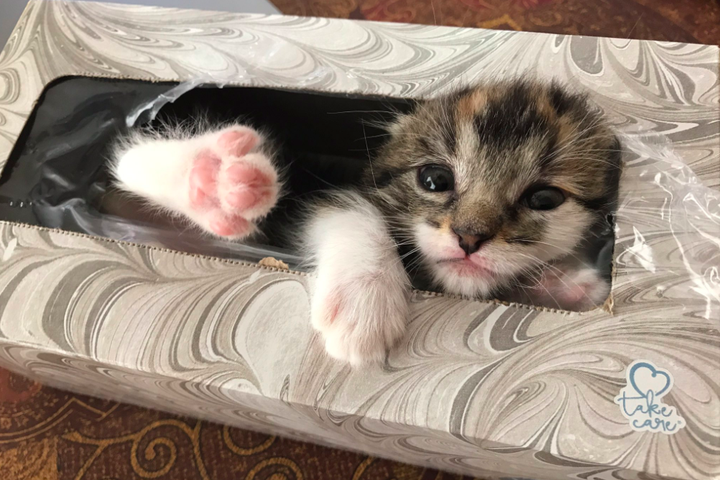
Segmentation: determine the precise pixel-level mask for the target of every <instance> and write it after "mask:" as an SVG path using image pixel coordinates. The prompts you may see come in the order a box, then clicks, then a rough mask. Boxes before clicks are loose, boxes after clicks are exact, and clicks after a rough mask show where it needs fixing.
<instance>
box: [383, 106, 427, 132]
mask: <svg viewBox="0 0 720 480" xmlns="http://www.w3.org/2000/svg"><path fill="white" fill-rule="evenodd" d="M425 103H427V101H426V100H419V99H416V100H410V101H408V103H407V104H406V105H405V106H404V107H405V108H403V109H402V110H398V111H397V113H396V114H395V117H394V118H393V119H392V120H391V121H390V122H388V123H387V125H386V127H385V128H386V130H387V132H388V133H389V134H391V135H397V134H399V133H400V132H402V131H403V130H405V129H406V128H408V126H409V122H410V119H411V117H412V116H413V115H414V114H415V113H416V112H417V111H418V110H419V109H420V108H421V107H422V106H423V105H425Z"/></svg>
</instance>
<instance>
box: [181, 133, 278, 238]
mask: <svg viewBox="0 0 720 480" xmlns="http://www.w3.org/2000/svg"><path fill="white" fill-rule="evenodd" d="M202 140H203V141H202V143H200V142H198V143H199V145H198V147H199V149H198V151H197V153H196V154H195V155H194V158H193V160H192V166H191V167H190V172H189V179H188V197H189V201H190V202H189V203H190V208H191V209H192V210H193V212H192V214H191V215H190V216H191V218H193V220H195V221H196V222H197V223H199V224H200V225H201V226H204V227H205V228H206V229H208V230H209V231H211V232H212V233H214V234H216V235H219V236H222V237H228V238H236V237H243V236H245V235H247V234H249V233H251V231H252V230H253V228H254V223H253V221H254V220H257V219H259V218H261V217H263V216H264V215H266V214H267V213H268V212H269V211H270V209H272V207H273V206H274V205H275V203H276V202H277V196H278V190H279V186H278V179H277V173H276V171H275V169H274V167H273V165H272V163H271V162H270V160H269V159H268V158H267V157H266V156H265V155H263V154H262V153H259V152H257V151H255V149H256V147H257V146H258V145H259V144H260V142H261V138H260V136H259V135H258V134H257V133H256V132H255V131H254V130H252V129H250V128H247V127H231V128H228V129H225V130H222V131H220V132H215V133H212V134H208V135H205V136H204V138H203V139H202Z"/></svg>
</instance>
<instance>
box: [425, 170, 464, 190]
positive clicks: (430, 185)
mask: <svg viewBox="0 0 720 480" xmlns="http://www.w3.org/2000/svg"><path fill="white" fill-rule="evenodd" d="M418 179H419V180H420V185H422V187H423V188H424V189H425V190H428V191H430V192H445V191H447V190H453V189H454V188H455V178H454V177H453V173H452V172H451V171H450V169H448V168H445V167H440V166H438V165H428V166H426V167H422V168H421V169H420V171H419V172H418Z"/></svg>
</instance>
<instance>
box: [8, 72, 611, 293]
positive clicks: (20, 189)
mask: <svg viewBox="0 0 720 480" xmlns="http://www.w3.org/2000/svg"><path fill="white" fill-rule="evenodd" d="M176 85H177V84H176V83H172V82H160V83H154V82H148V81H140V80H127V79H102V78H89V77H65V78H61V79H58V80H56V81H55V82H53V83H51V84H50V85H48V86H47V87H46V89H45V90H44V92H43V93H42V95H41V97H40V99H39V101H38V102H37V104H36V107H35V109H34V110H33V112H32V114H31V116H30V118H29V120H28V122H27V124H26V126H25V128H24V129H23V131H22V133H21V135H20V138H19V139H18V141H17V143H16V145H15V148H14V149H13V151H12V153H11V155H10V157H9V159H8V162H7V163H6V165H5V168H4V170H3V172H2V176H1V177H0V218H1V219H3V220H7V221H12V222H17V223H24V224H29V225H37V226H43V227H50V228H58V229H61V230H66V231H71V232H77V233H84V234H90V235H94V236H100V237H107V238H112V239H116V240H122V241H132V242H137V243H143V244H152V245H156V246H162V247H165V248H170V249H173V250H178V251H184V252H188V253H196V254H203V255H209V256H215V257H223V258H231V259H238V260H245V261H250V262H258V261H260V260H261V259H263V258H265V257H274V258H276V259H278V260H281V261H283V262H285V263H286V264H288V265H289V266H290V267H291V268H293V269H298V268H302V266H301V262H302V259H301V258H300V257H299V256H298V254H297V253H295V252H294V251H293V250H292V248H288V245H282V244H280V243H278V242H276V241H274V239H275V238H278V237H279V236H276V235H273V232H272V228H282V225H283V224H285V222H286V221H289V218H290V217H291V216H293V215H294V212H296V210H297V207H298V205H299V203H300V202H299V200H301V199H302V197H303V196H307V195H310V194H312V193H313V192H315V191H318V190H324V189H327V188H329V187H342V186H344V185H349V184H352V183H354V182H355V181H357V179H358V177H359V175H360V172H361V171H362V169H363V167H364V166H365V165H366V163H367V162H368V155H373V152H375V151H376V150H377V149H378V148H379V147H380V146H381V145H382V142H383V140H384V138H386V132H385V131H384V130H382V129H381V128H380V127H379V124H381V123H382V122H387V121H389V120H391V119H392V118H393V117H394V116H395V115H396V113H397V112H404V111H408V110H409V109H410V108H411V106H412V101H411V100H406V99H398V98H389V97H375V96H363V95H348V94H337V93H325V92H310V91H294V90H281V89H270V88H258V87H229V86H226V87H224V88H218V87H215V86H202V87H198V88H194V89H191V90H190V91H188V92H186V93H184V94H183V95H181V96H180V97H179V98H177V99H176V100H175V101H174V102H173V103H168V104H166V105H165V106H164V107H163V108H162V109H161V110H160V112H159V115H158V116H157V117H156V118H155V119H152V120H151V119H150V111H149V109H148V110H143V106H145V105H148V104H151V103H152V102H153V101H154V100H156V99H157V98H158V97H159V96H161V95H163V94H165V93H166V92H168V90H170V89H172V88H173V87H175V86H176ZM137 112H142V113H141V114H140V115H139V116H138V117H137V121H136V122H135V126H141V125H156V126H157V125H160V124H161V123H162V122H167V123H171V124H172V123H174V122H188V121H191V120H193V119H197V118H200V117H203V118H205V119H206V120H207V121H208V122H210V123H211V124H219V123H224V122H233V121H238V119H239V120H241V121H243V122H246V123H249V124H250V125H252V126H253V127H254V128H257V129H260V130H263V131H267V132H269V133H270V135H271V136H272V137H273V138H274V140H276V141H278V143H279V144H280V145H281V147H282V150H281V154H280V156H279V158H278V163H279V165H280V167H281V168H283V169H285V170H286V172H287V174H286V179H287V185H286V187H287V194H286V195H285V197H284V198H283V200H281V202H280V203H279V205H278V206H277V207H276V208H275V210H274V211H273V213H272V214H271V219H270V221H269V222H267V225H268V226H269V229H270V231H268V235H267V241H263V242H262V243H255V244H251V243H244V244H239V243H231V242H227V241H224V240H219V239H213V238H210V237H208V236H206V235H203V234H202V233H200V232H199V231H196V230H194V229H192V228H188V225H187V224H185V223H183V222H179V221H177V220H173V219H171V218H169V217H166V216H161V215H157V214H155V213H153V212H151V211H148V210H147V209H146V208H144V206H143V204H142V202H140V201H135V200H132V199H130V198H129V197H128V196H127V195H125V194H121V193H120V192H117V191H116V190H114V189H113V188H112V186H111V182H110V177H109V174H108V159H109V158H110V155H109V154H110V150H111V148H112V146H113V145H114V142H115V141H116V139H117V138H118V137H119V136H122V135H123V134H126V133H127V132H128V131H129V129H130V127H128V125H127V124H128V118H132V117H133V115H135V114H137ZM611 226H612V225H611V221H610V222H609V223H608V227H611ZM606 230H607V231H603V232H593V235H596V238H597V241H594V242H592V245H590V246H589V248H591V249H593V251H592V252H590V253H589V255H588V256H589V257H590V258H595V259H596V260H595V265H596V267H597V268H598V269H599V270H600V271H601V272H602V274H603V275H605V276H606V278H607V279H608V281H609V279H610V276H611V264H612V250H613V244H614V238H613V233H612V228H608V229H606Z"/></svg>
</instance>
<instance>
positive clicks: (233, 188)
mask: <svg viewBox="0 0 720 480" xmlns="http://www.w3.org/2000/svg"><path fill="white" fill-rule="evenodd" d="M225 181H226V182H228V183H229V185H228V189H227V192H226V193H225V196H224V197H223V200H224V201H225V202H226V203H227V204H228V205H229V206H230V207H232V208H235V209H238V210H247V209H250V208H253V207H255V206H257V205H259V204H261V203H263V202H266V201H267V200H269V198H270V196H271V193H272V184H273V182H272V180H271V179H270V178H269V177H268V176H267V175H266V174H265V173H263V172H262V171H260V170H259V169H258V168H256V167H254V166H252V165H249V164H243V163H236V164H234V165H231V166H230V167H229V168H228V169H227V171H226V174H225Z"/></svg>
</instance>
